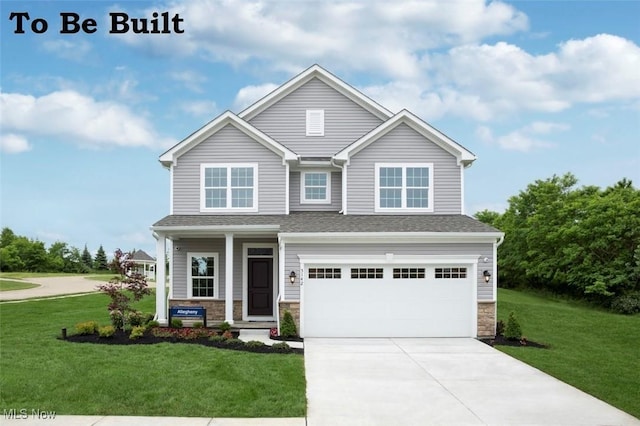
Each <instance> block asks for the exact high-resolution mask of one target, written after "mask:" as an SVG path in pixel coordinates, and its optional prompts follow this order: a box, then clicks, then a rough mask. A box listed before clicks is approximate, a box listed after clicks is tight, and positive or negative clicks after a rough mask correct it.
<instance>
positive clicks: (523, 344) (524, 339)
mask: <svg viewBox="0 0 640 426" xmlns="http://www.w3.org/2000/svg"><path fill="white" fill-rule="evenodd" d="M528 342H529V341H528V340H527V338H526V337H525V336H522V337H521V338H520V344H521V345H522V346H527V343H528Z"/></svg>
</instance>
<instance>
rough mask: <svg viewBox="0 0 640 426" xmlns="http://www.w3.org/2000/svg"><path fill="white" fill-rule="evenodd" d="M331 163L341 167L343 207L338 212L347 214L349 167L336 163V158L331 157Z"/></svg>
mask: <svg viewBox="0 0 640 426" xmlns="http://www.w3.org/2000/svg"><path fill="white" fill-rule="evenodd" d="M331 165H332V166H334V167H337V168H339V169H340V171H341V173H342V182H341V184H342V190H341V192H342V200H341V204H342V208H341V209H340V211H339V212H338V213H339V214H344V215H346V214H347V169H346V168H345V165H344V164H343V165H342V166H340V165H338V164H336V162H335V159H334V158H332V159H331Z"/></svg>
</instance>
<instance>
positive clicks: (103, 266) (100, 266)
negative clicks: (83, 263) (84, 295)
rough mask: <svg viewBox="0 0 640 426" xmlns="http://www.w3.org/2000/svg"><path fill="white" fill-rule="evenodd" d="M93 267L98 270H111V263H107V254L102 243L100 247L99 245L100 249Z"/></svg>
mask: <svg viewBox="0 0 640 426" xmlns="http://www.w3.org/2000/svg"><path fill="white" fill-rule="evenodd" d="M93 268H94V269H95V270H97V271H107V270H109V265H108V264H107V255H106V253H105V252H104V248H103V247H102V244H100V247H98V251H97V252H96V257H95V258H94V260H93Z"/></svg>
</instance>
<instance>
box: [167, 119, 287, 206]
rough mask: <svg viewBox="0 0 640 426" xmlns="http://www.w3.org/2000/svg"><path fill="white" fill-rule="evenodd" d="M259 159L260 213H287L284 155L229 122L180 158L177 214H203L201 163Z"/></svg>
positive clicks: (176, 180)
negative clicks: (201, 211)
mask: <svg viewBox="0 0 640 426" xmlns="http://www.w3.org/2000/svg"><path fill="white" fill-rule="evenodd" d="M202 163H258V209H259V210H258V213H259V214H284V212H285V204H286V197H285V195H286V194H285V179H286V169H285V167H284V166H283V165H282V158H281V157H280V156H278V155H277V154H275V153H274V152H272V151H270V150H268V149H267V148H265V147H264V146H262V145H261V144H260V143H258V142H256V141H254V140H253V139H251V138H250V137H248V136H247V135H245V134H244V133H242V132H241V131H240V130H238V129H236V128H235V127H233V126H232V125H227V126H225V127H224V128H222V129H221V130H220V131H218V132H217V133H216V134H214V135H212V136H211V137H209V138H208V139H207V140H205V141H203V142H202V143H200V144H199V145H197V146H196V147H194V148H193V149H191V150H190V151H188V152H186V153H185V154H184V155H182V156H181V157H180V158H179V159H178V164H177V165H176V166H175V167H174V169H173V214H200V164H202Z"/></svg>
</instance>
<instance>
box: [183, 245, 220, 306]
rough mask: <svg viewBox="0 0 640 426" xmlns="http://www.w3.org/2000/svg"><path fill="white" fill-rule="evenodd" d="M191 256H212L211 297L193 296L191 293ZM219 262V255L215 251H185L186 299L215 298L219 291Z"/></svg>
mask: <svg viewBox="0 0 640 426" xmlns="http://www.w3.org/2000/svg"><path fill="white" fill-rule="evenodd" d="M192 257H213V297H205V296H194V295H193V278H194V277H193V276H192V275H191V258H192ZM219 277H220V262H219V255H218V253H216V252H197V251H189V252H187V299H217V298H218V295H219V294H220V291H219V289H218V283H219V282H220V279H219Z"/></svg>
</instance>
